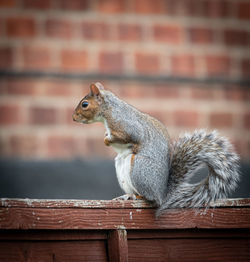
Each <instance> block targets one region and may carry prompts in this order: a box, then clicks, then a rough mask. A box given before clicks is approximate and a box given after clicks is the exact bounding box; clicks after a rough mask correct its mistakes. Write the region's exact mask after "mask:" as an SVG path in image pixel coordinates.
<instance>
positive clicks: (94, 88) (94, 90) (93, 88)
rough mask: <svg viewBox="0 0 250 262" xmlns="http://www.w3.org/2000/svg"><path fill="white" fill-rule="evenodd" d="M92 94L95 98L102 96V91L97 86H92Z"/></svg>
mask: <svg viewBox="0 0 250 262" xmlns="http://www.w3.org/2000/svg"><path fill="white" fill-rule="evenodd" d="M90 93H91V95H93V96H94V95H95V96H98V95H99V94H100V90H99V88H98V87H97V86H96V85H95V84H91V85H90Z"/></svg>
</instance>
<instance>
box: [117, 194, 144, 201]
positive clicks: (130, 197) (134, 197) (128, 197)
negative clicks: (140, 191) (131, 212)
mask: <svg viewBox="0 0 250 262" xmlns="http://www.w3.org/2000/svg"><path fill="white" fill-rule="evenodd" d="M113 200H145V198H144V197H143V196H139V195H135V194H125V195H122V196H119V197H116V198H114V199H113Z"/></svg>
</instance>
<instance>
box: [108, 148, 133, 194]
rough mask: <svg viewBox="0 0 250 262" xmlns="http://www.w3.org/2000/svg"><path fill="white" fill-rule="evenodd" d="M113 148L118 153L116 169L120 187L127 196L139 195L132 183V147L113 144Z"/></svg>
mask: <svg viewBox="0 0 250 262" xmlns="http://www.w3.org/2000/svg"><path fill="white" fill-rule="evenodd" d="M112 147H113V148H114V150H115V151H116V152H117V156H116V158H115V168H116V175H117V179H118V182H119V184H120V187H121V188H122V189H123V190H124V192H125V193H126V194H135V193H137V194H138V192H137V191H136V189H135V188H134V187H133V185H132V182H131V157H132V155H133V154H132V151H131V149H130V148H129V147H130V145H129V144H128V145H122V144H112Z"/></svg>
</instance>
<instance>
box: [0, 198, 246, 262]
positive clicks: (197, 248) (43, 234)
mask: <svg viewBox="0 0 250 262" xmlns="http://www.w3.org/2000/svg"><path fill="white" fill-rule="evenodd" d="M154 212H155V208H154V207H152V206H151V205H150V204H148V203H146V202H144V201H141V200H137V201H98V200H83V201H81V200H31V199H0V261H1V262H3V261H6V262H12V261H56V262H58V261H70V262H71V261H192V262H193V261H250V199H231V200H221V201H218V202H216V203H214V204H211V206H210V208H208V209H169V210H167V211H166V213H165V214H164V215H163V216H162V217H160V218H155V216H154Z"/></svg>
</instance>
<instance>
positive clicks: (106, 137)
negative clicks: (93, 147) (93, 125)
mask: <svg viewBox="0 0 250 262" xmlns="http://www.w3.org/2000/svg"><path fill="white" fill-rule="evenodd" d="M110 143H111V141H110V138H109V137H108V136H105V137H104V144H105V145H106V146H110Z"/></svg>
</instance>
